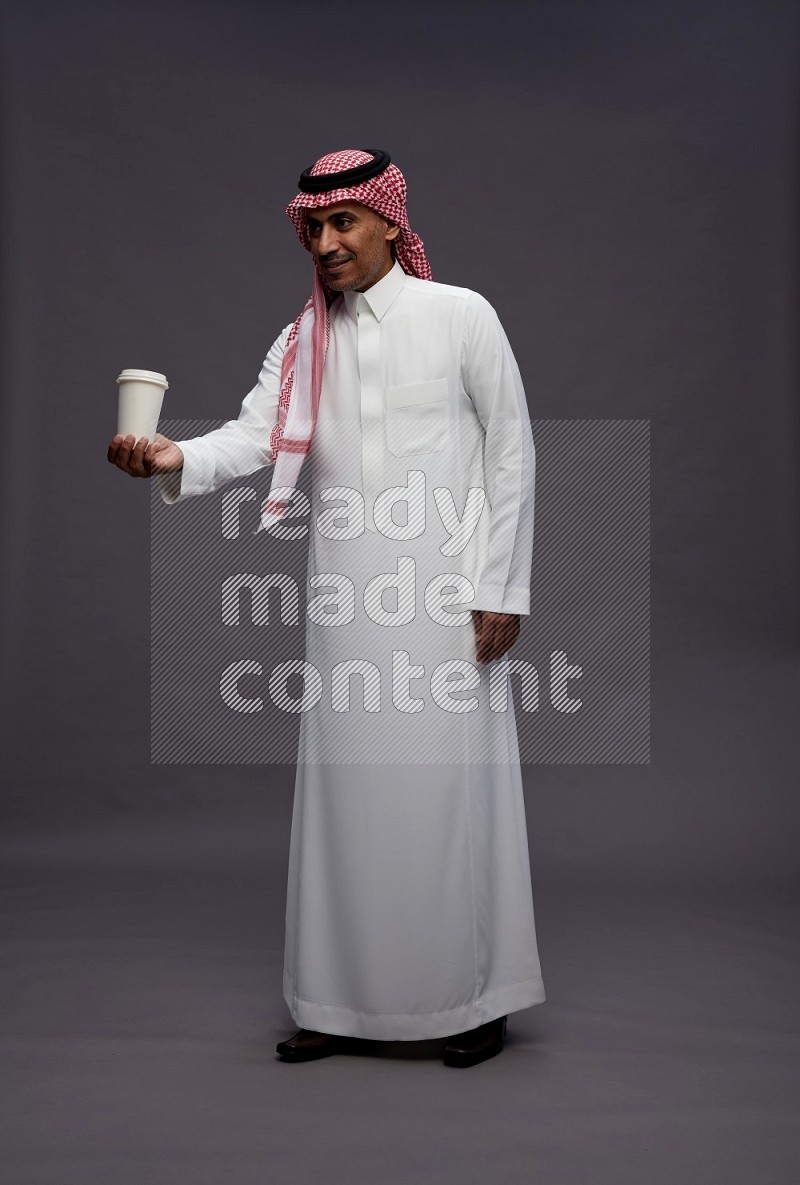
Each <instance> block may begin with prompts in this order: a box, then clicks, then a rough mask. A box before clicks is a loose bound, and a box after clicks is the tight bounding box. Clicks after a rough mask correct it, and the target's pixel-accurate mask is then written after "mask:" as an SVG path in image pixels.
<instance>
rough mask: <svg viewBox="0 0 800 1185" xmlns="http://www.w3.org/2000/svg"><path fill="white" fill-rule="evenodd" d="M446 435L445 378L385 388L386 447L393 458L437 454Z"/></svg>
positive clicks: (448, 423)
mask: <svg viewBox="0 0 800 1185" xmlns="http://www.w3.org/2000/svg"><path fill="white" fill-rule="evenodd" d="M449 434H450V416H449V404H448V399H447V379H430V380H429V381H428V382H425V383H406V384H405V385H404V386H402V387H387V388H386V444H387V447H388V449H389V452H390V453H393V454H394V456H395V457H405V456H408V455H409V454H411V453H438V452H440V451H441V450H442V449H443V448H444V447H445V445H446V444H447V441H448V438H449Z"/></svg>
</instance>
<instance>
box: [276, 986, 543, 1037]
mask: <svg viewBox="0 0 800 1185" xmlns="http://www.w3.org/2000/svg"><path fill="white" fill-rule="evenodd" d="M283 995H284V999H285V1000H286V1003H287V1004H288V1006H289V1011H290V1012H291V1014H292V1019H293V1020H294V1021H295V1023H296V1024H298V1025H300V1026H301V1028H304V1029H314V1030H315V1031H316V1032H318V1033H335V1034H337V1035H338V1036H341V1037H361V1038H365V1039H366V1040H368V1041H427V1040H430V1039H432V1038H435V1037H450V1036H453V1035H454V1034H456V1033H465V1032H467V1031H468V1030H469V1029H477V1028H478V1026H479V1025H483V1024H486V1022H487V1021H490V1020H495V1019H496V1018H497V1017H498V1016H506V1015H507V1014H508V1013H510V1012H518V1011H520V1010H521V1009H523V1008H530V1007H531V1006H532V1005H534V1004H542V1003H543V1002H544V1000H545V994H544V983H543V981H542V978H541V977H540V976H536V977H535V978H533V979H526V980H524V981H523V982H522V983H512V984H508V985H506V986H505V987H502V988H497V989H496V990H495V991H493V992H490V993H489V994H488V995H486V996H478V997H477V998H476V999H474V1000H470V1002H469V1003H468V1004H461V1005H459V1007H458V1008H448V1009H446V1010H445V1011H444V1012H412V1013H404V1012H356V1011H354V1010H353V1009H352V1008H339V1007H336V1006H335V1005H333V1004H317V1003H315V1002H314V1001H312V1000H302V999H300V998H299V997H298V996H296V995H295V994H294V991H293V987H292V981H291V979H290V977H289V975H288V974H284V980H283Z"/></svg>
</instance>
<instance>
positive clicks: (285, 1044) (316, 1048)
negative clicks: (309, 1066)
mask: <svg viewBox="0 0 800 1185" xmlns="http://www.w3.org/2000/svg"><path fill="white" fill-rule="evenodd" d="M340 1048H341V1041H340V1038H339V1037H337V1036H335V1035H334V1034H333V1033H317V1032H315V1030H314V1029H300V1030H299V1032H297V1033H295V1035H294V1036H293V1037H290V1038H289V1039H288V1041H279V1042H278V1044H277V1045H276V1046H275V1052H276V1053H279V1054H280V1055H281V1058H282V1060H283V1061H285V1062H311V1061H314V1060H315V1058H318V1057H330V1055H331V1054H332V1053H338V1052H339V1049H340Z"/></svg>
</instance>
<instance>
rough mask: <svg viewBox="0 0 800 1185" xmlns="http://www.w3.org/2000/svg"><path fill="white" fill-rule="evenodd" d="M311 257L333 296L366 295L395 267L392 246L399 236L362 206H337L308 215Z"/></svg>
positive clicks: (339, 203)
mask: <svg viewBox="0 0 800 1185" xmlns="http://www.w3.org/2000/svg"><path fill="white" fill-rule="evenodd" d="M306 218H307V220H308V242H309V246H310V247H311V254H312V255H313V256H314V262H315V264H316V265H317V268H318V269H319V272H320V275H321V276H322V278H323V280H324V281H325V283H326V284H327V285H328V287H329V288H332V289H333V290H334V292H345V291H346V290H353V291H356V292H365V291H366V289H367V288H370V287H372V285H373V284H376V283H377V282H378V280H380V279H382V278H383V277H384V276H385V275H386V274H387V273H388V272H390V271H391V269H392V266H393V263H394V261H393V259H392V250H391V242H392V239H395V238H397V236H398V234H399V233H400V228H399V226H394V225H393V224H392V223H391V222H389V221H388V220H387V219H386V218H384V217H382V215H380V214H376V213H375V211H374V210H370V209H369V208H368V207H367V206H363V205H362V204H361V202H337V203H336V204H335V205H334V206H318V207H315V208H314V209H312V210H307V211H306Z"/></svg>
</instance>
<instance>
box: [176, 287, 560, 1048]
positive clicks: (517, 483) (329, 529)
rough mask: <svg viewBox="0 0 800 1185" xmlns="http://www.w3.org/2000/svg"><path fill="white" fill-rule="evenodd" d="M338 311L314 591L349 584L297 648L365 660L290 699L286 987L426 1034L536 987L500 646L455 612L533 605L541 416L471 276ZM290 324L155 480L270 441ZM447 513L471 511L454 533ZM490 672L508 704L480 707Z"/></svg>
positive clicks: (329, 1015)
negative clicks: (219, 414) (241, 396)
mask: <svg viewBox="0 0 800 1185" xmlns="http://www.w3.org/2000/svg"><path fill="white" fill-rule="evenodd" d="M330 321H331V336H330V344H329V348H328V353H327V357H326V361H325V368H324V372H323V385H322V392H321V397H320V406H319V415H318V420H317V425H316V429H315V432H314V438H313V442H312V447H311V452H310V454H309V462H308V463H310V465H311V477H312V507H313V509H314V511H315V512H319V514H320V516H321V517H318V518H316V523H317V524H318V525H317V527H316V529H315V528H314V527H313V526H312V529H311V530H310V533H309V538H310V546H309V557H308V582H309V587H308V593H309V602H311V599H312V598H315V597H316V598H320V597H321V594H320V592H319V590H320V589H323V590H325V589H327V590H328V593H327V595H328V596H330V589H331V587H334V585H335V586H336V588H337V589H338V590H339V591H341V586H342V580H341V578H342V577H344V579H345V582H346V583H348V584H349V585H350V586H351V590H352V592H353V595H352V596H351V598H350V602H349V603H348V614H349V616H348V615H345V616H343V617H341V618H340V619H337V621H336V622H335V623H334V625H332V624H331V619H330V618H328V617H326V613H325V609H324V608H320V609H319V611H318V612H317V613H315V614H312V613H311V612H309V614H308V616H307V622H306V660H307V661H308V662H310V663H313V665H314V666H315V667H316V668H317V670H318V671H319V672H320V674H321V675H322V681H323V684H324V685H325V686H326V687H329V686H330V687H333V685H334V668H335V667H336V666H337V664H341V663H343V662H350V663H360V664H361V667H362V669H363V670H364V672H365V673H364V674H363V676H358V675H356V676H355V677H352V678H350V679H349V680H345V681H344V683H345V684H346V687H345V688H344V690H343V684H342V682H340V683H339V700H338V702H337V703H336V705H335V706H334V697H333V694H332V693H331V695H330V696H329V697H328V698H327V699H323V700H321V701H320V703H319V704H317V705H316V706H315V707H314V708H313V709H312V710H309V711H305V712H304V713H303V714H302V716H301V729H300V745H299V751H298V763H297V776H296V784H295V797H294V809H293V816H292V831H291V840H290V851H289V879H288V890H287V906H286V944H285V957H284V979H283V987H284V996H285V999H286V1002H287V1004H288V1006H289V1009H290V1011H291V1013H292V1016H293V1018H294V1019H295V1021H296V1022H297V1023H298V1024H300V1025H302V1026H303V1027H305V1028H311V1029H317V1030H319V1031H322V1032H331V1033H340V1034H345V1035H349V1036H355V1037H365V1038H373V1039H379V1040H381V1039H382V1040H415V1039H423V1038H431V1037H441V1036H447V1035H449V1034H452V1033H457V1032H461V1031H463V1030H466V1029H470V1028H475V1027H477V1026H478V1025H480V1024H483V1023H484V1022H486V1021H488V1020H491V1019H493V1018H495V1017H497V1016H501V1015H503V1014H505V1013H509V1012H513V1011H516V1010H518V1009H522V1008H526V1007H529V1006H531V1005H533V1004H537V1003H540V1002H542V1001H543V1000H544V998H545V995H544V987H543V983H542V976H541V969H540V963H539V956H538V950H537V943H536V932H535V925H534V915H533V898H532V891H531V877H530V864H529V853H528V843H527V834H526V827H525V809H524V802H523V795H522V779H521V772H520V766H519V750H518V744H517V734H516V726H515V721H514V713H513V700H512V699H511V693H510V687H509V679H508V673H507V670H506V662H507V660H506V658H505V657H503V658H501V659H498V660H497V661H496V662H494V663H491V664H486V665H485V664H477V662H476V657H475V656H476V648H475V636H474V628H473V625H472V622H471V619H470V617H469V610H470V609H482V610H492V611H496V612H505V613H519V614H528V613H529V612H530V566H531V555H532V543H533V502H534V497H533V493H534V447H533V438H532V434H531V427H530V419H529V416H528V411H527V406H526V402H525V395H524V391H523V387H522V382H521V379H520V375H519V370H518V368H517V365H516V362H515V360H514V357H513V354H512V352H511V348H510V346H509V344H508V340H507V338H506V336H505V333H504V332H503V329H502V327H501V325H500V322H499V320H498V318H497V315H496V313H495V312H494V310H493V309H492V307H491V306H490V305H489V304H488V302H487V301H486V300H484V298H483V297H481V296H480V295H478V294H477V293H475V292H472V291H470V290H469V289H465V288H457V287H453V286H450V285H444V284H437V283H433V282H431V281H424V280H419V279H417V278H415V277H412V276H407V275H406V274H405V273H404V272H403V270H402V269H401V267H400V266H399V264H395V265H394V267H393V268H392V270H391V271H390V272H389V273H388V275H386V276H385V277H384V278H383V279H382V280H380V281H378V283H377V284H375V285H373V286H372V287H371V288H369V289H368V290H367V291H366V292H364V293H358V292H345V293H344V294H343V297H342V298H337V299H336V300H335V301H334V302H333V304H332V305H331V308H330ZM289 328H290V327H289V326H287V327H286V329H284V331H283V333H282V334H281V335H280V337H279V338H278V339H277V341H276V342H275V343H274V345H273V346H272V348H271V349H270V351H269V353H268V354H267V357H266V358H265V360H264V363H263V365H262V368H261V372H260V374H259V378H258V382H257V384H256V386H255V387H254V388H253V390H252V391H251V392H250V393H249V394H248V395H247V397H246V398H245V400H244V401H243V404H242V409H241V412H240V414H239V417H238V419H236V420H231V421H229V422H228V423H226V424H225V425H223V427H221V428H219V429H217V430H215V431H213V432H210V433H207V434H206V435H205V436H201V437H196V438H194V439H193V440H188V441H179V442H178V443H179V445H180V447H181V448H182V450H183V453H184V466H183V470H182V471H181V473H180V474H179V475H169V476H166V477H162V478H160V479H159V484H160V486H161V493H162V497H163V498H164V500H165V501H166V502H173V501H177V500H178V499H179V498H181V499H182V498H185V497H188V496H192V495H197V494H202V493H206V492H209V491H211V490H214V489H217V488H219V487H220V486H222V485H224V484H225V483H227V482H229V481H231V480H232V479H233V478H236V477H241V476H243V475H245V474H247V473H252V472H254V471H255V470H257V469H260V468H262V467H263V466H265V465H268V464H270V463H271V457H270V452H269V438H270V431H271V429H272V427H273V425H274V424H275V422H276V419H277V409H278V392H279V385H280V370H281V359H282V357H283V352H284V349H285V344H286V338H287V335H288V332H289ZM470 489H472V490H473V494H472V495H469V491H470ZM404 490H405V491H412V492H411V493H409V495H408V503H407V505H406V506H404V505H403V492H404ZM347 491H350V492H349V493H348V492H347ZM387 491H394V492H393V493H392V492H387ZM484 494H485V499H484V498H483V495H484ZM468 495H469V496H470V497H473V498H475V497H477V498H478V502H476V503H474V506H475V507H477V506H478V505H479V504H481V503H482V508H481V509H480V514H479V516H478V518H477V525H475V524H474V520H470V518H469V515H468V514H466V512H465V507H466V504H467V498H468ZM317 499H319V504H318V505H317V502H316V500H317ZM393 503H394V505H392V504H393ZM359 505H362V506H363V510H364V513H363V517H362V519H361V520H360V521H359V515H358V507H359ZM404 511H405V513H404ZM337 515H338V516H340V517H336V516H337ZM454 516H455V517H454ZM458 517H463V518H464V521H465V523H467V524H469V522H470V521H472V524H473V525H472V529H471V530H469V531H465V532H464V537H463V538H462V537H461V536H459V535H458V527H457V518H458ZM400 573H402V574H403V576H404V581H402V582H401V581H400V579H399V575H400ZM332 575H335V576H336V580H332ZM391 576H394V577H395V584H396V585H398V586H399V585H401V584H402V588H400V587H398V588H397V591H396V592H395V593H394V598H393V595H392V592H391V589H389V590H388V591H389V597H388V600H387V599H386V598H385V596H384V597H381V596H380V595H378V596H377V599H376V595H375V593H374V585H375V578H376V577H385V578H386V583H388V584H389V585H391V583H392V582H391ZM412 576H413V581H412V579H411V577H412ZM380 583H381V582H380V580H379V581H378V584H379V585H380ZM412 584H413V587H412ZM370 587H372V588H373V595H372V599H371V600H370V594H369V588H370ZM456 594H457V595H456ZM323 595H325V594H323ZM320 603H321V602H320ZM328 608H330V606H328ZM459 609H460V610H461V616H460V617H458V618H457V619H456V617H455V616H454V615H455V614H456V613H457V612H458V610H459ZM382 613H383V614H385V616H382ZM448 615H449V621H448V622H447V623H446V624H445V622H446V620H447V618H448ZM456 620H457V622H458V624H455V625H453V624H450V622H452V621H456ZM337 626H338V628H336V627H337ZM367 668H368V669H367ZM452 668H457V669H456V670H454V669H452ZM470 671H471V672H472V674H470V673H469V672H470ZM453 674H456V675H457V677H458V678H459V680H460V684H454V683H453V682H452V675H453ZM490 676H493V680H494V682H493V687H494V688H495V690H496V688H497V686H498V683H499V684H501V685H502V687H503V688H504V691H505V695H506V696H507V700H506V702H507V704H508V710H506V711H501V710H491V709H490V705H489V681H490ZM498 677H499V678H498ZM370 680H372V682H370ZM348 689H349V690H348ZM359 689H361V692H360V694H359ZM342 695H345V696H347V695H349V696H350V698H349V699H345V701H344V702H343V701H342V698H341V697H342ZM492 702H493V704H494V705H495V706H496V704H497V703H498V701H497V700H496V699H495V700H493V701H492ZM345 708H346V709H347V710H344V709H345Z"/></svg>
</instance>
